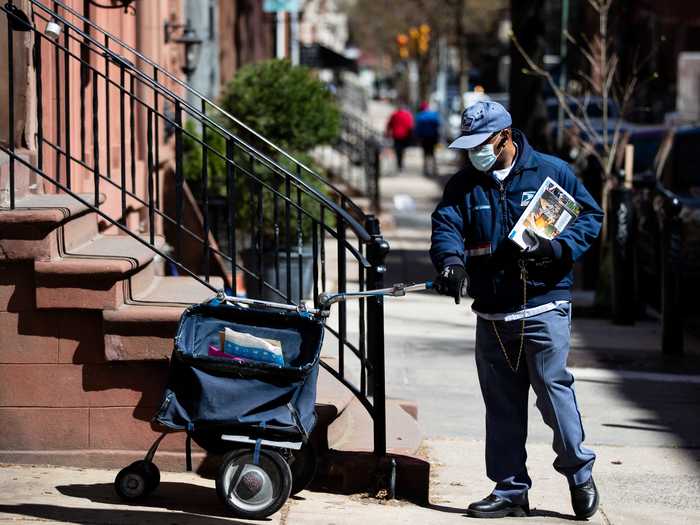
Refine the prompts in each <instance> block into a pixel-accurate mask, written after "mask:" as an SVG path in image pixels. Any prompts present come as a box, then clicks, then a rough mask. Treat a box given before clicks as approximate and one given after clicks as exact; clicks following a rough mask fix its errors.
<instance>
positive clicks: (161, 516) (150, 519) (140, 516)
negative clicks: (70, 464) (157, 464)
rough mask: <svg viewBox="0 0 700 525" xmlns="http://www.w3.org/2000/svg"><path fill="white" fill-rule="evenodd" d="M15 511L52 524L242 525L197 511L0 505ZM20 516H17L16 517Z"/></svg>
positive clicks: (0, 509) (6, 510)
mask: <svg viewBox="0 0 700 525" xmlns="http://www.w3.org/2000/svg"><path fill="white" fill-rule="evenodd" d="M2 513H6V514H15V515H19V516H24V517H27V518H30V519H32V521H34V519H35V518H36V519H42V520H51V522H52V523H134V524H145V523H175V522H177V523H187V524H188V525H205V524H206V525H211V524H213V525H216V524H218V523H221V524H224V523H228V524H229V525H230V524H234V525H244V522H242V521H235V520H232V519H223V518H215V517H211V516H209V515H199V514H188V513H184V514H173V513H172V512H170V511H148V510H128V509H91V508H79V507H62V506H60V505H40V504H33V503H23V504H19V505H0V514H2ZM20 519H21V518H20Z"/></svg>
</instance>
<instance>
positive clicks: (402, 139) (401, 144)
mask: <svg viewBox="0 0 700 525" xmlns="http://www.w3.org/2000/svg"><path fill="white" fill-rule="evenodd" d="M386 134H387V135H388V136H390V137H391V138H392V139H393V141H394V152H395V153H396V165H397V166H398V169H399V173H401V171H402V170H403V153H404V151H405V150H406V148H407V147H408V146H410V144H411V137H412V136H413V115H411V112H410V111H408V109H406V107H405V106H403V105H402V106H401V107H399V109H397V110H396V111H394V112H393V113H392V114H391V116H390V117H389V122H387V124H386Z"/></svg>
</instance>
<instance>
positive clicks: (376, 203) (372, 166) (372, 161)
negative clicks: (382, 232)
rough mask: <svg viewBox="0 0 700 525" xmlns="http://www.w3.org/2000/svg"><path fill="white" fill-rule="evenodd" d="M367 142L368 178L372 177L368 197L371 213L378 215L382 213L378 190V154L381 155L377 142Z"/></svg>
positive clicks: (379, 167)
mask: <svg viewBox="0 0 700 525" xmlns="http://www.w3.org/2000/svg"><path fill="white" fill-rule="evenodd" d="M368 140H369V144H370V147H369V151H370V158H369V166H368V168H369V172H370V177H372V182H371V184H372V195H371V196H370V198H371V200H372V211H374V213H376V214H379V213H381V211H382V194H381V192H380V190H379V181H380V179H381V175H382V172H381V164H380V158H379V157H380V153H381V144H379V141H378V140H377V139H376V138H374V137H372V138H370V139H368Z"/></svg>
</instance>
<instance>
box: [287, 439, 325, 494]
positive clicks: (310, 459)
mask: <svg viewBox="0 0 700 525" xmlns="http://www.w3.org/2000/svg"><path fill="white" fill-rule="evenodd" d="M293 455H294V461H292V462H291V464H290V465H289V467H290V468H291V470H292V496H294V495H296V494H299V493H300V492H301V491H302V490H304V489H305V488H306V487H308V486H309V484H310V483H311V482H312V481H313V479H314V476H315V475H316V468H317V467H318V456H316V449H315V448H314V446H313V445H312V444H311V443H307V444H306V445H304V446H303V447H301V449H299V450H295V451H294V452H293Z"/></svg>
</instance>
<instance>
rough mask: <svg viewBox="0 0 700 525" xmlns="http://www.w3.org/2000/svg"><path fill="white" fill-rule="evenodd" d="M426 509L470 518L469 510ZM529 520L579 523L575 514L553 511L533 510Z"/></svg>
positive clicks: (441, 507)
mask: <svg viewBox="0 0 700 525" xmlns="http://www.w3.org/2000/svg"><path fill="white" fill-rule="evenodd" d="M424 508H426V509H430V510H434V511H437V512H444V513H447V514H462V515H463V516H464V517H465V518H468V517H469V516H468V515H467V509H466V508H461V507H448V506H446V505H436V504H432V503H431V504H429V505H425V506H424ZM528 517H529V518H558V519H560V520H568V521H578V520H577V519H576V516H574V515H573V514H562V513H560V512H555V511H553V510H543V509H532V510H531V511H530V515H529V516H528Z"/></svg>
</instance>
